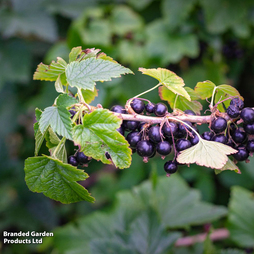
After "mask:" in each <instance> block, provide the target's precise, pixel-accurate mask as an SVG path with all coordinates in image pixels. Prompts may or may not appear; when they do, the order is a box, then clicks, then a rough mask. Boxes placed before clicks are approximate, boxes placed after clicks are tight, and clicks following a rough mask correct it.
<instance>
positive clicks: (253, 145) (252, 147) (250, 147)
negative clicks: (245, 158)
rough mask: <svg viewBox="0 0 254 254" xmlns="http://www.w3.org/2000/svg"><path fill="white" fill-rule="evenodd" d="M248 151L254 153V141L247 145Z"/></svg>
mask: <svg viewBox="0 0 254 254" xmlns="http://www.w3.org/2000/svg"><path fill="white" fill-rule="evenodd" d="M246 149H247V150H248V151H249V152H254V139H251V140H249V141H248V142H247V144H246Z"/></svg>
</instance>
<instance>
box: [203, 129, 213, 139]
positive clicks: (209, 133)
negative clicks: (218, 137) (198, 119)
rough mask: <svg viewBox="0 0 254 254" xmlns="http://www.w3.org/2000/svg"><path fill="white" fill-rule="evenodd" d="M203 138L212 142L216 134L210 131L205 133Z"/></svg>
mask: <svg viewBox="0 0 254 254" xmlns="http://www.w3.org/2000/svg"><path fill="white" fill-rule="evenodd" d="M201 136H202V138H203V139H205V140H208V141H210V140H212V138H213V136H214V134H213V133H212V132H210V131H205V132H204V133H203V134H202V135H201Z"/></svg>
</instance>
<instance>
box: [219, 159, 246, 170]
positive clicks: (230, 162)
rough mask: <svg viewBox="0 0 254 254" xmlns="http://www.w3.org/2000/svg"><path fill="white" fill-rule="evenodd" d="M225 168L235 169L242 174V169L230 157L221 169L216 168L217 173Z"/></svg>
mask: <svg viewBox="0 0 254 254" xmlns="http://www.w3.org/2000/svg"><path fill="white" fill-rule="evenodd" d="M224 170H232V171H235V172H236V173H238V174H241V171H240V169H239V168H238V167H237V166H236V165H235V163H234V162H233V161H232V160H230V159H229V158H228V161H227V163H226V164H225V165H224V166H223V168H221V169H215V174H219V173H221V172H222V171H224Z"/></svg>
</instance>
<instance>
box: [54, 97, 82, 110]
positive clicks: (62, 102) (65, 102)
mask: <svg viewBox="0 0 254 254" xmlns="http://www.w3.org/2000/svg"><path fill="white" fill-rule="evenodd" d="M75 103H78V100H77V99H76V98H74V97H72V96H69V95H68V94H61V95H59V96H58V97H57V100H56V105H57V106H62V107H65V108H67V107H70V106H72V105H73V104H75Z"/></svg>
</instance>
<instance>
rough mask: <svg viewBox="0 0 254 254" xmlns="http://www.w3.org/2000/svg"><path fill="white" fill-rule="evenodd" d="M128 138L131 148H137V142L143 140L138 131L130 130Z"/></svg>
mask: <svg viewBox="0 0 254 254" xmlns="http://www.w3.org/2000/svg"><path fill="white" fill-rule="evenodd" d="M126 140H127V141H128V142H129V144H130V147H131V148H136V146H137V143H138V142H139V141H140V140H141V135H140V133H139V132H138V131H133V132H130V133H129V134H128V135H127V137H126Z"/></svg>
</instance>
